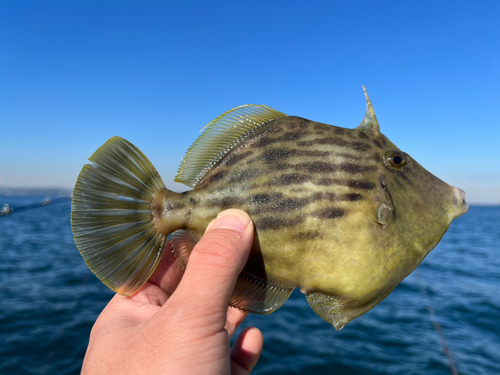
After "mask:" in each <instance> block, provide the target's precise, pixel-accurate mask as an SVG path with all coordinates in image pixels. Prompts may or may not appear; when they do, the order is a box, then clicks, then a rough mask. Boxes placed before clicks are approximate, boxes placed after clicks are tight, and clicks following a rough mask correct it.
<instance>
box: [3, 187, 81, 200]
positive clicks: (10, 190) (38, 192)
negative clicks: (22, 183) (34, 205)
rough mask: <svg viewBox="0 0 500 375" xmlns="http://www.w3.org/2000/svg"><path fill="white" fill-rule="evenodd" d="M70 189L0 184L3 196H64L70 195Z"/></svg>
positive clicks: (71, 191)
mask: <svg viewBox="0 0 500 375" xmlns="http://www.w3.org/2000/svg"><path fill="white" fill-rule="evenodd" d="M72 193H73V190H72V189H64V188H50V187H48V188H45V187H39V188H38V187H33V188H30V187H7V186H0V195H3V196H16V197H36V196H49V197H51V198H65V197H71V195H72Z"/></svg>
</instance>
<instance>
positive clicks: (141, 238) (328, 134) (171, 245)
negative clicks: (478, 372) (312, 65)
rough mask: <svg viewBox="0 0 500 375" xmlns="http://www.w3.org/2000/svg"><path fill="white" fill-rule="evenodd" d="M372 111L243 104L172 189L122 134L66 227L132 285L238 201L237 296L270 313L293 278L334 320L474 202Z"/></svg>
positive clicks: (374, 292)
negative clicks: (247, 226) (242, 246)
mask: <svg viewBox="0 0 500 375" xmlns="http://www.w3.org/2000/svg"><path fill="white" fill-rule="evenodd" d="M363 90H364V94H365V99H366V113H365V116H364V118H363V120H362V122H361V123H360V125H359V126H357V127H355V128H353V129H348V128H343V127H337V126H333V125H327V124H323V123H319V122H315V121H311V120H307V119H305V118H301V117H297V116H288V115H285V114H284V113H281V112H279V111H276V110H274V109H272V108H271V107H268V106H266V105H254V104H249V105H243V106H239V107H236V108H233V109H231V110H230V111H227V112H225V113H223V114H222V115H220V116H219V117H217V118H216V119H215V120H213V121H212V122H210V123H209V124H208V125H207V126H206V127H205V128H203V129H202V131H203V132H202V134H201V135H200V136H199V138H198V139H197V140H196V141H195V142H194V143H193V145H192V146H191V147H190V148H189V150H188V151H187V153H186V156H185V157H184V159H183V160H182V162H181V165H180V167H179V170H178V173H177V176H176V178H175V181H177V182H181V183H183V184H185V185H186V186H187V187H190V188H191V190H186V191H185V192H182V193H175V192H172V191H170V190H168V189H167V188H166V187H165V184H164V183H163V181H162V179H161V177H160V176H159V174H158V172H157V171H156V169H155V168H154V166H153V165H152V164H151V162H150V161H149V160H148V159H147V157H146V156H145V155H144V154H143V153H142V152H141V151H140V150H139V149H138V148H137V147H135V146H134V145H133V144H131V143H130V142H128V141H127V140H125V139H123V138H120V137H117V136H115V137H113V138H111V139H109V140H108V141H107V142H106V143H105V144H104V145H102V146H101V147H100V148H99V149H98V150H97V151H96V152H95V153H94V154H93V155H92V156H91V157H90V158H89V160H90V162H91V164H86V165H84V167H83V169H82V171H81V172H80V175H79V176H78V180H77V182H76V185H75V189H74V192H73V200H72V212H71V225H72V230H73V234H74V238H75V242H76V245H77V247H78V249H79V251H80V253H81V255H82V257H83V258H84V260H85V262H86V264H87V265H88V267H89V268H90V269H91V270H92V272H93V273H94V274H95V275H96V276H97V277H98V278H99V279H100V280H101V281H102V282H103V283H104V284H105V285H107V286H108V287H109V288H110V289H112V290H113V291H115V292H117V293H119V294H122V295H125V296H130V295H133V294H134V293H135V292H137V291H138V289H139V288H140V287H141V286H142V285H143V284H144V283H145V282H146V281H147V280H148V279H149V277H150V276H151V275H152V273H153V272H154V270H155V268H156V267H157V265H158V263H159V261H160V258H161V256H162V254H163V252H164V250H165V249H166V248H167V249H168V250H171V251H173V252H174V255H175V257H176V258H177V259H178V261H179V263H180V264H181V265H182V266H183V267H185V266H186V265H187V264H188V261H189V254H190V253H191V251H192V250H193V248H194V246H195V245H196V243H197V242H198V241H199V239H200V238H201V237H202V235H203V233H204V230H205V228H206V227H207V226H208V224H209V223H210V222H211V221H212V220H213V219H214V218H215V217H216V216H217V214H218V213H219V212H221V211H223V210H226V209H229V208H237V209H241V210H244V211H245V212H247V213H248V214H249V215H250V217H251V218H252V220H253V222H254V227H255V235H254V243H253V245H252V249H251V251H250V255H249V259H248V262H247V264H246V265H245V267H244V269H243V271H242V272H241V273H240V274H239V275H238V279H237V281H236V286H235V288H234V290H233V293H232V296H231V300H230V302H229V305H230V306H232V307H236V308H239V309H241V310H244V311H247V312H252V313H257V314H270V313H272V312H274V311H276V310H278V309H279V308H280V307H281V306H282V305H283V304H284V302H285V301H286V300H287V298H288V297H289V296H290V294H291V293H292V291H293V290H294V289H295V288H299V289H300V291H301V292H302V293H304V294H305V296H306V300H307V302H308V303H309V305H310V306H311V307H312V309H313V310H314V311H315V312H316V313H317V314H318V315H319V316H320V317H321V318H322V319H324V320H325V321H326V322H328V323H330V324H331V325H333V326H334V327H335V329H341V328H342V327H344V326H345V325H346V324H347V323H349V322H350V321H352V320H353V319H355V318H357V317H359V316H361V315H363V314H364V313H366V312H367V311H369V310H370V309H372V308H373V307H375V306H376V305H377V304H378V303H380V302H381V301H382V300H383V299H384V298H385V297H387V296H388V295H389V294H390V293H391V292H392V290H393V289H394V288H395V287H396V286H397V285H398V284H399V283H400V282H401V281H402V280H403V279H404V278H405V277H406V276H408V275H409V274H410V273H411V272H412V271H413V270H414V269H415V268H416V267H417V266H418V265H419V264H420V262H422V260H423V259H424V258H425V256H426V255H427V254H428V253H429V252H430V251H431V250H432V249H433V248H434V247H435V246H436V245H437V244H438V242H439V241H440V240H441V238H442V237H443V235H444V234H445V232H446V230H447V229H448V227H449V226H450V224H451V222H452V220H453V219H454V218H456V217H458V216H460V215H462V214H464V213H465V212H467V210H468V207H469V206H468V204H467V203H466V202H465V192H464V191H462V190H460V189H458V188H456V187H452V186H450V185H448V184H446V183H445V182H443V181H441V180H440V179H439V178H437V177H435V176H434V175H432V174H431V173H430V172H428V171H427V170H426V169H424V168H423V167H422V166H420V164H418V163H417V161H416V160H415V159H413V158H412V157H411V156H410V155H409V154H407V153H406V152H403V151H402V150H400V149H399V148H398V147H397V146H396V145H395V144H394V143H392V142H391V141H390V140H389V139H388V138H387V137H386V136H384V135H383V134H382V133H381V132H380V125H379V123H378V120H377V117H376V115H375V111H374V109H373V105H372V103H371V100H370V98H369V96H368V93H367V92H366V89H365V87H364V86H363Z"/></svg>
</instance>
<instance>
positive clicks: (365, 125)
mask: <svg viewBox="0 0 500 375" xmlns="http://www.w3.org/2000/svg"><path fill="white" fill-rule="evenodd" d="M363 91H364V92H365V99H366V113H365V118H364V119H363V121H361V124H359V125H358V127H357V128H356V129H359V130H366V131H371V132H375V133H380V126H379V124H378V121H377V116H375V111H374V109H373V105H372V102H371V100H370V97H369V96H368V93H367V92H366V89H365V86H363Z"/></svg>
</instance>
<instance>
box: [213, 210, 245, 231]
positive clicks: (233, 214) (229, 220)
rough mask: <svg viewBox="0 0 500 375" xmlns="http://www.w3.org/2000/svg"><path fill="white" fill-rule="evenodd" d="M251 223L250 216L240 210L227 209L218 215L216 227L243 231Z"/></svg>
mask: <svg viewBox="0 0 500 375" xmlns="http://www.w3.org/2000/svg"><path fill="white" fill-rule="evenodd" d="M248 224H250V216H248V215H247V214H246V213H245V212H243V211H240V210H234V209H230V210H226V211H222V212H221V213H220V214H219V215H217V219H216V220H215V224H214V229H218V228H226V229H232V230H236V231H238V232H243V231H244V230H245V229H246V228H247V227H248Z"/></svg>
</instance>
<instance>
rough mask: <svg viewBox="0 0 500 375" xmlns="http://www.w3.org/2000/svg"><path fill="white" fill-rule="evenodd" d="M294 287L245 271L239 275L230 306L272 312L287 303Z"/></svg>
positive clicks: (257, 311) (265, 313)
mask: <svg viewBox="0 0 500 375" xmlns="http://www.w3.org/2000/svg"><path fill="white" fill-rule="evenodd" d="M293 289H294V288H293V287H292V288H290V287H283V286H279V285H277V284H274V283H271V282H269V281H268V280H264V279H261V278H259V277H256V276H254V275H252V274H251V273H249V272H246V271H243V272H242V273H240V274H239V275H238V279H237V280H236V285H235V287H234V290H233V294H232V295H231V299H230V301H229V306H232V307H236V308H238V309H240V310H243V311H248V312H251V313H255V314H263V315H267V314H271V313H272V312H274V311H276V310H278V309H279V308H280V307H281V306H282V305H283V304H284V303H285V301H286V300H287V299H288V297H290V294H292V292H293Z"/></svg>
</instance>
